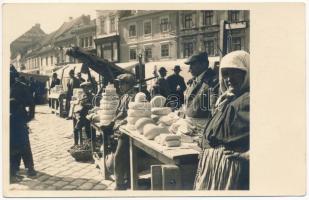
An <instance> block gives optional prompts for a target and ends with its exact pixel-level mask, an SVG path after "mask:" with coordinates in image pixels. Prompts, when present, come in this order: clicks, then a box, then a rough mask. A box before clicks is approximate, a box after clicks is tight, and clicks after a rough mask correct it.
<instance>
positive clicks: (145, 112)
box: [128, 109, 151, 117]
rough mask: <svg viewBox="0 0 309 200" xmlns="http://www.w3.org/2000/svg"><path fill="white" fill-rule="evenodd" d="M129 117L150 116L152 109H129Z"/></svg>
mask: <svg viewBox="0 0 309 200" xmlns="http://www.w3.org/2000/svg"><path fill="white" fill-rule="evenodd" d="M128 116H129V117H150V116H151V111H150V110H132V109H129V110H128Z"/></svg>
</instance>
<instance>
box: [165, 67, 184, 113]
mask: <svg viewBox="0 0 309 200" xmlns="http://www.w3.org/2000/svg"><path fill="white" fill-rule="evenodd" d="M180 71H181V69H180V66H179V65H175V67H174V74H172V75H170V76H168V77H167V79H166V80H167V83H168V85H169V87H170V91H171V95H170V97H169V102H170V104H172V102H173V105H170V106H172V107H173V108H176V109H177V108H180V107H181V105H182V104H183V103H184V94H183V93H184V91H185V90H186V89H187V86H186V83H185V81H184V78H183V77H182V76H180V75H179V73H180Z"/></svg>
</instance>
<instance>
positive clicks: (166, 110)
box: [151, 107, 172, 115]
mask: <svg viewBox="0 0 309 200" xmlns="http://www.w3.org/2000/svg"><path fill="white" fill-rule="evenodd" d="M171 112H172V109H171V108H169V107H163V108H151V114H153V115H168V114H170V113H171Z"/></svg>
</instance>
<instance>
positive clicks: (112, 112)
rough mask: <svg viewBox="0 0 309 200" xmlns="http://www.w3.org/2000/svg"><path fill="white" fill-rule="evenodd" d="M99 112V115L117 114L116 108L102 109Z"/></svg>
mask: <svg viewBox="0 0 309 200" xmlns="http://www.w3.org/2000/svg"><path fill="white" fill-rule="evenodd" d="M97 113H98V114H99V115H115V113H116V110H100V111H98V112H97Z"/></svg>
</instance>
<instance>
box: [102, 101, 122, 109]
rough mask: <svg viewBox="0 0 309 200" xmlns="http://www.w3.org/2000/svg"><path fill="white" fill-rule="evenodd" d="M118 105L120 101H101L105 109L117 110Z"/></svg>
mask: <svg viewBox="0 0 309 200" xmlns="http://www.w3.org/2000/svg"><path fill="white" fill-rule="evenodd" d="M117 107H118V102H114V103H100V108H101V109H103V110H116V109H117Z"/></svg>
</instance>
